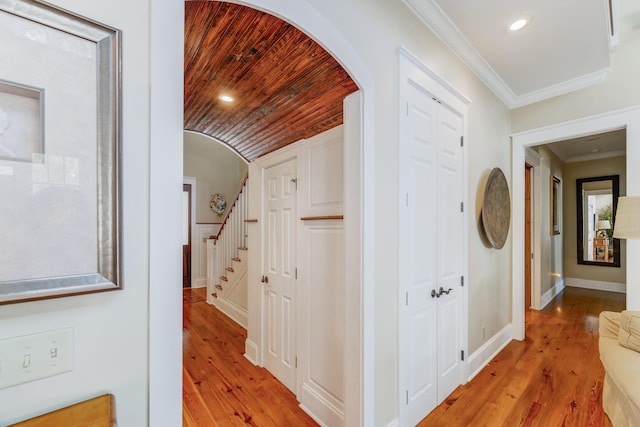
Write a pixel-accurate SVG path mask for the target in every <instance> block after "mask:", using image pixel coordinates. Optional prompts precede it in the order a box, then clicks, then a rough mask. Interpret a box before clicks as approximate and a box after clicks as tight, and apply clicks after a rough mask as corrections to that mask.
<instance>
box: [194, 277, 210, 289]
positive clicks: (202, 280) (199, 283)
mask: <svg viewBox="0 0 640 427" xmlns="http://www.w3.org/2000/svg"><path fill="white" fill-rule="evenodd" d="M208 281H209V278H208V277H207V276H204V277H198V278H197V279H196V280H195V281H194V283H193V284H192V285H191V287H192V288H206V287H207V282H208Z"/></svg>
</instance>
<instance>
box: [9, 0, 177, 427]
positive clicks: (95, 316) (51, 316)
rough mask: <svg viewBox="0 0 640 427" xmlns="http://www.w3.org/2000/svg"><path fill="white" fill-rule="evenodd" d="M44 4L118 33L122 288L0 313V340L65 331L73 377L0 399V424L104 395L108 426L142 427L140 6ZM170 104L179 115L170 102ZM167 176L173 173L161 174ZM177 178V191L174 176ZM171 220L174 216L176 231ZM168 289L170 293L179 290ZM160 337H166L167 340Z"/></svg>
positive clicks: (146, 125) (144, 208)
mask: <svg viewBox="0 0 640 427" xmlns="http://www.w3.org/2000/svg"><path fill="white" fill-rule="evenodd" d="M52 3H54V4H56V5H58V6H60V7H62V8H65V9H68V10H72V11H74V12H76V13H78V14H80V15H83V16H86V17H88V18H90V19H93V20H96V21H99V22H102V23H105V24H107V25H110V26H113V27H115V28H118V29H121V30H122V31H123V40H124V42H123V44H124V46H123V51H122V52H123V64H124V65H123V92H122V93H123V102H122V105H123V114H122V116H123V118H124V120H123V128H122V136H123V147H122V151H123V164H122V166H123V168H122V175H123V179H124V188H123V206H124V209H123V213H124V215H123V224H122V225H123V230H124V239H123V246H124V248H123V249H124V254H125V264H124V270H123V272H124V280H123V283H124V289H123V290H122V291H116V292H109V293H101V294H93V295H84V296H76V297H70V298H59V299H52V300H47V301H39V302H29V303H22V304H14V305H7V306H3V307H2V308H1V309H0V338H7V337H13V336H19V335H24V334H31V333H35V332H42V331H48V330H52V329H58V328H67V327H70V328H72V329H73V333H74V367H73V371H72V372H69V373H66V374H62V375H58V376H55V377H51V378H47V379H43V380H39V381H35V382H31V383H27V384H23V385H18V386H14V387H11V388H8V389H4V390H0V424H2V425H4V424H7V423H11V422H14V421H18V420H20V419H24V418H28V417H31V416H34V415H37V414H40V413H42V412H47V411H50V410H52V409H56V408H58V407H60V406H65V405H68V404H71V403H74V402H76V401H80V400H84V399H87V398H90V397H93V396H96V395H99V394H102V393H113V394H115V397H116V405H117V416H118V424H119V425H123V426H144V425H146V424H147V423H148V411H147V408H148V403H149V391H148V382H149V374H148V372H149V364H148V355H149V351H148V340H149V334H148V332H149V320H148V319H149V309H148V306H149V280H150V279H149V237H150V236H149V196H150V192H149V173H150V162H149V150H150V143H149V142H150V105H149V104H150V100H149V99H150V89H149V87H150V85H149V74H150V50H149V49H150V48H149V44H150V39H149V34H150V28H149V22H150V12H149V9H150V8H149V2H145V1H142V2H134V3H131V2H128V1H125V0H114V1H112V2H108V3H105V2H86V1H82V0H54V1H53V2H52ZM165 10H166V8H165ZM125 11H126V13H124V12H125ZM169 34H171V32H169ZM165 48H166V46H165ZM52 72H53V70H52ZM179 96H181V95H180V93H179ZM178 103H180V105H179V108H181V101H180V100H179V99H178ZM179 111H180V110H178V112H179ZM168 173H169V175H173V174H174V172H173V170H172V169H171V168H169V171H168ZM177 178H178V183H179V182H180V181H181V179H182V177H181V174H180V175H179V176H178V177H177ZM172 197H173V195H169V197H168V198H169V200H170V201H171V200H173V201H174V202H175V205H176V206H177V208H178V209H179V207H180V199H179V197H180V196H179V194H178V193H177V190H176V192H175V197H173V199H172ZM179 216H180V215H179V213H178V220H177V222H176V224H177V225H179V224H180V219H179ZM173 234H175V235H176V236H175V237H176V241H177V245H179V244H180V233H179V230H176V233H171V232H169V235H173ZM178 249H179V248H176V253H177V254H179V251H178ZM168 276H169V277H168V278H170V276H171V275H168ZM176 279H177V280H179V275H178V276H177V277H176ZM164 284H165V283H164V281H159V282H158V283H156V285H157V286H163V285H164ZM176 286H177V287H179V286H180V285H179V282H177V283H176ZM168 315H169V316H170V315H171V313H169V314H168ZM166 333H167V334H168V335H167V336H168V337H170V336H171V334H172V331H171V330H168V331H166ZM178 375H179V373H178ZM169 376H171V375H169Z"/></svg>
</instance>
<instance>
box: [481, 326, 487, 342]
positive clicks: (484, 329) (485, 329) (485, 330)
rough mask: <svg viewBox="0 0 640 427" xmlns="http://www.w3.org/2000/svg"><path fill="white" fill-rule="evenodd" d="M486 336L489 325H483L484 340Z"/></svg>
mask: <svg viewBox="0 0 640 427" xmlns="http://www.w3.org/2000/svg"><path fill="white" fill-rule="evenodd" d="M486 337H487V327H486V326H483V327H482V340H483V341H484V340H485V338H486Z"/></svg>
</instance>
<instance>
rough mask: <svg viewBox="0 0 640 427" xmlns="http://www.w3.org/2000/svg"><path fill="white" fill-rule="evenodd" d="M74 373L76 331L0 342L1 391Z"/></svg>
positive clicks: (36, 335) (35, 335)
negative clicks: (70, 372)
mask: <svg viewBox="0 0 640 427" xmlns="http://www.w3.org/2000/svg"><path fill="white" fill-rule="evenodd" d="M71 370H73V329H71V328H66V329H58V330H55V331H49V332H43V333H39V334H33V335H24V336H21V337H15V338H8V339H5V340H1V341H0V389H3V388H8V387H12V386H14V385H18V384H23V383H26V382H29V381H34V380H38V379H41V378H46V377H50V376H53V375H58V374H61V373H63V372H69V371H71Z"/></svg>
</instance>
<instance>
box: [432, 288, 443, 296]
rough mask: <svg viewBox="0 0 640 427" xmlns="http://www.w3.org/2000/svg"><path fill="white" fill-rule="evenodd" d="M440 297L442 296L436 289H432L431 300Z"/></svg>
mask: <svg viewBox="0 0 640 427" xmlns="http://www.w3.org/2000/svg"><path fill="white" fill-rule="evenodd" d="M440 289H442V288H440ZM440 295H441V294H439V293H437V292H436V290H435V289H431V298H440Z"/></svg>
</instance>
